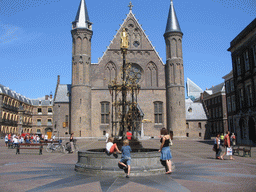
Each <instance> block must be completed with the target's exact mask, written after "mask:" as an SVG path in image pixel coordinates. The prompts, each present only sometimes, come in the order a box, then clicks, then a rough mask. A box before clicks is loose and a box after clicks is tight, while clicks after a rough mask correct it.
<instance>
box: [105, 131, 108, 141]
mask: <svg viewBox="0 0 256 192" xmlns="http://www.w3.org/2000/svg"><path fill="white" fill-rule="evenodd" d="M105 137H106V142H108V138H109V134H108V133H106V134H105Z"/></svg>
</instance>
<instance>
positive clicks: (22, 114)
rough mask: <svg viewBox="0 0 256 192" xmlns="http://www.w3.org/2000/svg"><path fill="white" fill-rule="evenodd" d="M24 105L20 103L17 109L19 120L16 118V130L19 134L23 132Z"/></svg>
mask: <svg viewBox="0 0 256 192" xmlns="http://www.w3.org/2000/svg"><path fill="white" fill-rule="evenodd" d="M24 112H25V110H24V107H23V106H22V105H20V107H19V110H18V116H19V120H18V123H17V124H18V130H19V133H20V135H21V134H22V132H23V117H24Z"/></svg>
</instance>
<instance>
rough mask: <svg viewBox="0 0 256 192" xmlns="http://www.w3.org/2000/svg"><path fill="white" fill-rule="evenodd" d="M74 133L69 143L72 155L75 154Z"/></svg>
mask: <svg viewBox="0 0 256 192" xmlns="http://www.w3.org/2000/svg"><path fill="white" fill-rule="evenodd" d="M73 135H74V133H71V135H70V138H69V142H70V148H71V150H70V151H69V152H70V153H73V152H74V136H73Z"/></svg>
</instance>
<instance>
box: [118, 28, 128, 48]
mask: <svg viewBox="0 0 256 192" xmlns="http://www.w3.org/2000/svg"><path fill="white" fill-rule="evenodd" d="M128 46H129V42H128V34H127V32H126V31H125V28H123V31H122V32H121V43H120V47H121V49H128Z"/></svg>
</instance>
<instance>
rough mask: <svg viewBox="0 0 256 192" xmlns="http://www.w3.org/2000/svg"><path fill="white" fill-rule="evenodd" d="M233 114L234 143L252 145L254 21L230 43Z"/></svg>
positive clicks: (255, 131)
mask: <svg viewBox="0 0 256 192" xmlns="http://www.w3.org/2000/svg"><path fill="white" fill-rule="evenodd" d="M228 51H230V52H231V56H232V66H233V79H234V86H235V98H236V107H235V108H236V110H235V112H234V113H235V114H234V116H233V120H234V122H233V126H234V132H235V133H236V134H237V142H238V143H243V144H253V143H255V142H256V19H254V20H253V21H252V22H251V23H250V24H249V25H248V26H247V27H246V28H245V29H244V30H243V31H242V32H241V33H240V34H238V35H237V37H235V39H234V40H233V41H231V43H230V48H229V49H228Z"/></svg>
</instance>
